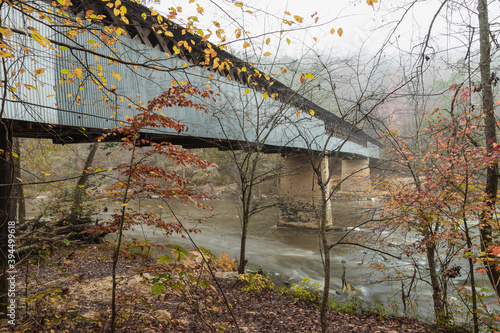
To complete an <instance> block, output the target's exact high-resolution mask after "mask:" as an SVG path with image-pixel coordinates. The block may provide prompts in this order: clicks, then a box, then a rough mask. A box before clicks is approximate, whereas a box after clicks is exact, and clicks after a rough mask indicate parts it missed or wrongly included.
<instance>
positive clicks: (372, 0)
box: [366, 0, 378, 7]
mask: <svg viewBox="0 0 500 333" xmlns="http://www.w3.org/2000/svg"><path fill="white" fill-rule="evenodd" d="M377 2H378V0H366V3H367V4H368V5H369V6H372V7H373V4H374V3H377Z"/></svg>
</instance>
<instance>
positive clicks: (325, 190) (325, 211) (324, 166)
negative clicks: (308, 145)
mask: <svg viewBox="0 0 500 333" xmlns="http://www.w3.org/2000/svg"><path fill="white" fill-rule="evenodd" d="M316 176H317V177H318V185H319V187H320V190H321V219H320V225H319V235H320V241H321V246H322V250H323V256H324V258H323V260H324V262H323V271H324V274H325V279H324V282H323V284H324V286H323V295H322V297H321V305H320V319H321V332H323V333H326V332H327V331H328V318H327V315H328V299H329V298H330V266H331V265H330V245H329V244H328V240H327V239H326V228H327V226H329V227H331V224H332V208H331V207H332V206H331V202H330V196H331V192H330V191H331V190H330V186H328V183H329V182H330V175H329V168H328V157H327V156H325V157H321V161H320V167H319V169H317V175H316ZM325 182H326V184H325Z"/></svg>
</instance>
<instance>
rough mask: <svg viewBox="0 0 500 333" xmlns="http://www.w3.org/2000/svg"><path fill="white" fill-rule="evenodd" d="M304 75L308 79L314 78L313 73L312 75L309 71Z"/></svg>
mask: <svg viewBox="0 0 500 333" xmlns="http://www.w3.org/2000/svg"><path fill="white" fill-rule="evenodd" d="M306 77H307V78H308V79H314V75H312V74H311V73H306Z"/></svg>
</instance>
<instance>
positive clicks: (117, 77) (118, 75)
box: [111, 72, 122, 81]
mask: <svg viewBox="0 0 500 333" xmlns="http://www.w3.org/2000/svg"><path fill="white" fill-rule="evenodd" d="M111 75H113V76H114V77H115V78H116V79H117V80H118V81H121V80H122V76H121V75H120V74H118V73H115V72H111Z"/></svg>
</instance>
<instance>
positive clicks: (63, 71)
mask: <svg viewBox="0 0 500 333" xmlns="http://www.w3.org/2000/svg"><path fill="white" fill-rule="evenodd" d="M68 73H69V69H61V74H68Z"/></svg>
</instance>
